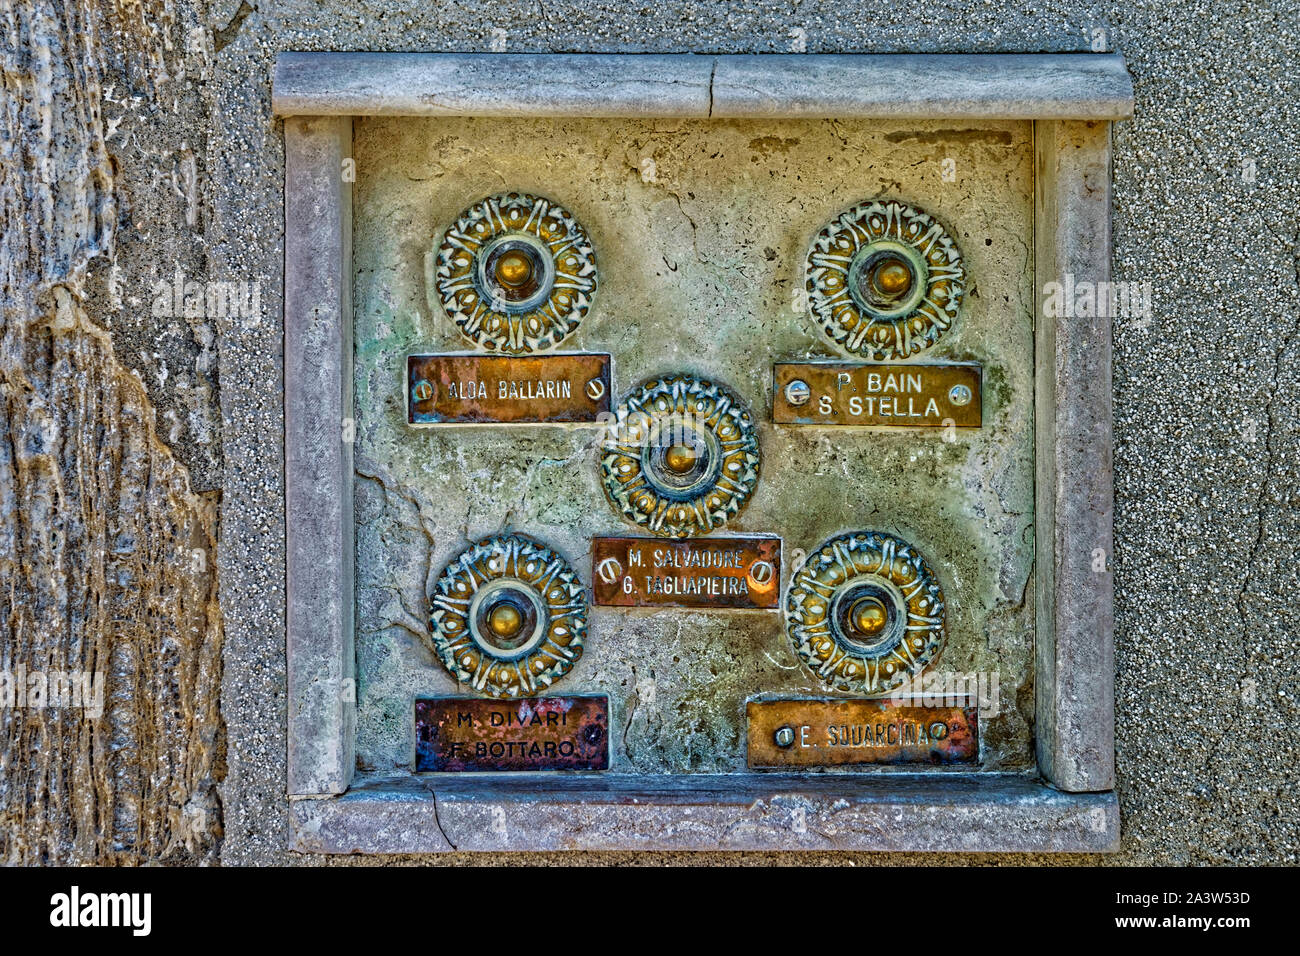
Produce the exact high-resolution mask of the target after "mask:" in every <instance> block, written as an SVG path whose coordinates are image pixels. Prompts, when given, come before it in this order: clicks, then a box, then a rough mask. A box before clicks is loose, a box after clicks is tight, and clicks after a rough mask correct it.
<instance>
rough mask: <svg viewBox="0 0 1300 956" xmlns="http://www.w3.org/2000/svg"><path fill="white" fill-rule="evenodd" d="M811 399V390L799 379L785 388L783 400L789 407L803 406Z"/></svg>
mask: <svg viewBox="0 0 1300 956" xmlns="http://www.w3.org/2000/svg"><path fill="white" fill-rule="evenodd" d="M810 398H812V389H811V388H809V387H808V383H807V382H805V381H804V380H803V379H801V378H796V379H795V380H794V381H793V382H791V383H790V384H788V385H786V387H785V400H786V401H787V402H789V403H790V404H791V405H804V404H806V403H807V402H808V399H810Z"/></svg>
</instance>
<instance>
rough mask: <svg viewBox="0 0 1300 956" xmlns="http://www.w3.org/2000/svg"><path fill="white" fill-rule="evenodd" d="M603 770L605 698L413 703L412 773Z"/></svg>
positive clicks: (448, 699)
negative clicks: (413, 762) (413, 771)
mask: <svg viewBox="0 0 1300 956" xmlns="http://www.w3.org/2000/svg"><path fill="white" fill-rule="evenodd" d="M608 768H609V698H608V697H597V696H592V697H533V698H528V699H524V700H487V699H484V698H479V697H434V698H422V699H419V700H417V701H416V702H415V770H416V772H417V773H426V772H437V771H474V770H607V769H608Z"/></svg>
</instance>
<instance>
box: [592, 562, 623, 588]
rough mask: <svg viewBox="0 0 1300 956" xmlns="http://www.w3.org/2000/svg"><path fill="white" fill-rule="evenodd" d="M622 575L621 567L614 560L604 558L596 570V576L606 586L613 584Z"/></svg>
mask: <svg viewBox="0 0 1300 956" xmlns="http://www.w3.org/2000/svg"><path fill="white" fill-rule="evenodd" d="M622 573H623V565H621V564H619V563H618V559H616V558H606V559H605V560H604V561H602V562H600V565H599V566H598V567H597V568H596V574H597V576H598V577H599V578H600V579H601V580H602V581H604V582H605V583H606V584H613V583H614V582H615V581H617V580H618V578H619V575H621V574H622Z"/></svg>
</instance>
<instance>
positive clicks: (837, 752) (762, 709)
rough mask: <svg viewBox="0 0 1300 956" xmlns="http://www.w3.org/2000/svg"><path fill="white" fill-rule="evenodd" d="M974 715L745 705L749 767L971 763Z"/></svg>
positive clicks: (864, 706)
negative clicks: (747, 722) (747, 726)
mask: <svg viewBox="0 0 1300 956" xmlns="http://www.w3.org/2000/svg"><path fill="white" fill-rule="evenodd" d="M977 711H978V708H976V707H975V706H973V705H972V706H969V707H943V706H939V707H934V706H924V705H922V704H918V703H916V702H915V700H910V701H907V702H904V703H898V704H896V703H894V702H893V701H892V700H890V699H884V700H862V699H857V700H854V699H847V698H846V699H840V700H826V699H817V700H751V701H749V702H748V704H747V705H746V712H747V716H748V719H749V766H750V767H753V768H773V767H833V766H842V765H845V764H867V763H973V762H974V761H976V760H978V759H979V737H978V730H977Z"/></svg>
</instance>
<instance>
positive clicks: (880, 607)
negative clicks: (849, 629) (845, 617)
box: [849, 597, 889, 637]
mask: <svg viewBox="0 0 1300 956" xmlns="http://www.w3.org/2000/svg"><path fill="white" fill-rule="evenodd" d="M849 621H850V622H851V623H852V625H853V629H854V630H856V631H857V632H858V633H859V634H862V635H863V636H865V637H874V636H875V635H877V634H879V633H880V631H881V629H882V628H883V627H884V626H885V624H886V623H888V621H889V612H888V611H887V610H885V605H884V602H882V601H881V600H880V599H879V598H874V597H868V598H863V599H862V600H861V601H859V602H858V603H857V604H855V605H853V608H852V610H850V611H849Z"/></svg>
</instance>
